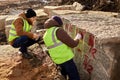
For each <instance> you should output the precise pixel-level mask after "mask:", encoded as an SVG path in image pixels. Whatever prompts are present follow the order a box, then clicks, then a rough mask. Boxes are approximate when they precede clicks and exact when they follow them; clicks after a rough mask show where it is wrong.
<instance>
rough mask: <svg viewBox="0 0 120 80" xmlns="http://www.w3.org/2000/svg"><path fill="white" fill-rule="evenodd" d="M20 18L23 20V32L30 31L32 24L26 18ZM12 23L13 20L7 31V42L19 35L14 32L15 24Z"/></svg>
mask: <svg viewBox="0 0 120 80" xmlns="http://www.w3.org/2000/svg"><path fill="white" fill-rule="evenodd" d="M20 18H22V17H20ZM22 19H23V22H24V25H23V30H24V31H25V32H30V30H31V28H32V26H31V25H30V24H29V23H28V21H27V20H25V19H24V18H22ZM13 23H14V21H13V22H12V27H11V28H10V31H9V38H8V41H9V42H10V41H12V40H14V39H15V38H18V37H19V36H18V35H17V33H16V30H15V26H14V24H13Z"/></svg>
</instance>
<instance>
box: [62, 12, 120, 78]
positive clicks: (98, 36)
mask: <svg viewBox="0 0 120 80" xmlns="http://www.w3.org/2000/svg"><path fill="white" fill-rule="evenodd" d="M96 13H97V12H96ZM96 13H95V14H91V13H89V12H88V13H86V14H67V15H60V16H61V18H62V19H63V22H64V29H65V31H67V33H68V34H69V35H70V36H71V37H72V38H74V37H75V35H76V34H77V33H81V34H82V35H83V40H80V43H79V45H78V46H77V47H76V48H75V49H74V50H73V51H74V53H75V58H74V60H75V62H76V65H77V67H78V70H79V72H80V75H81V77H82V78H83V79H86V77H85V75H88V74H89V79H91V80H119V77H118V76H120V74H119V72H120V69H119V67H120V64H119V63H120V55H119V53H120V51H119V50H120V46H119V45H120V35H119V34H120V27H119V25H120V23H119V22H120V19H118V18H114V17H111V16H106V13H105V14H104V12H103V13H102V14H103V15H99V14H96ZM111 14H112V13H111ZM83 75H84V76H83ZM87 80H88V79H87Z"/></svg>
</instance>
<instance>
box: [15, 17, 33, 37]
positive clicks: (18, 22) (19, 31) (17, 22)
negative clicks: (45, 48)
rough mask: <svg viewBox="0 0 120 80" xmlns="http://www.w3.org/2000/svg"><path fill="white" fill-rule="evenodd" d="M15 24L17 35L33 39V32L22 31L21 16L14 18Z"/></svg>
mask: <svg viewBox="0 0 120 80" xmlns="http://www.w3.org/2000/svg"><path fill="white" fill-rule="evenodd" d="M13 24H14V25H15V30H16V33H17V35H18V36H23V35H24V36H28V37H29V38H32V39H33V33H31V32H25V31H23V25H24V23H23V20H22V19H21V18H18V19H16V20H15V22H14V23H13Z"/></svg>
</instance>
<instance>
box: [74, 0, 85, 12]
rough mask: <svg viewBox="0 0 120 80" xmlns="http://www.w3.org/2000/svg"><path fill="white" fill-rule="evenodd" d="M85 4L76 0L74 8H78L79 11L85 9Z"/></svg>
mask: <svg viewBox="0 0 120 80" xmlns="http://www.w3.org/2000/svg"><path fill="white" fill-rule="evenodd" d="M83 7H84V6H82V5H81V4H80V3H78V2H74V3H73V10H77V11H81V10H82V9H83Z"/></svg>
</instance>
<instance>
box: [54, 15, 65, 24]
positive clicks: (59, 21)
mask: <svg viewBox="0 0 120 80" xmlns="http://www.w3.org/2000/svg"><path fill="white" fill-rule="evenodd" d="M52 18H53V19H54V20H55V21H56V22H57V23H58V24H59V25H60V26H62V25H63V22H62V19H61V18H60V17H59V16H53V17H52Z"/></svg>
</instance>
